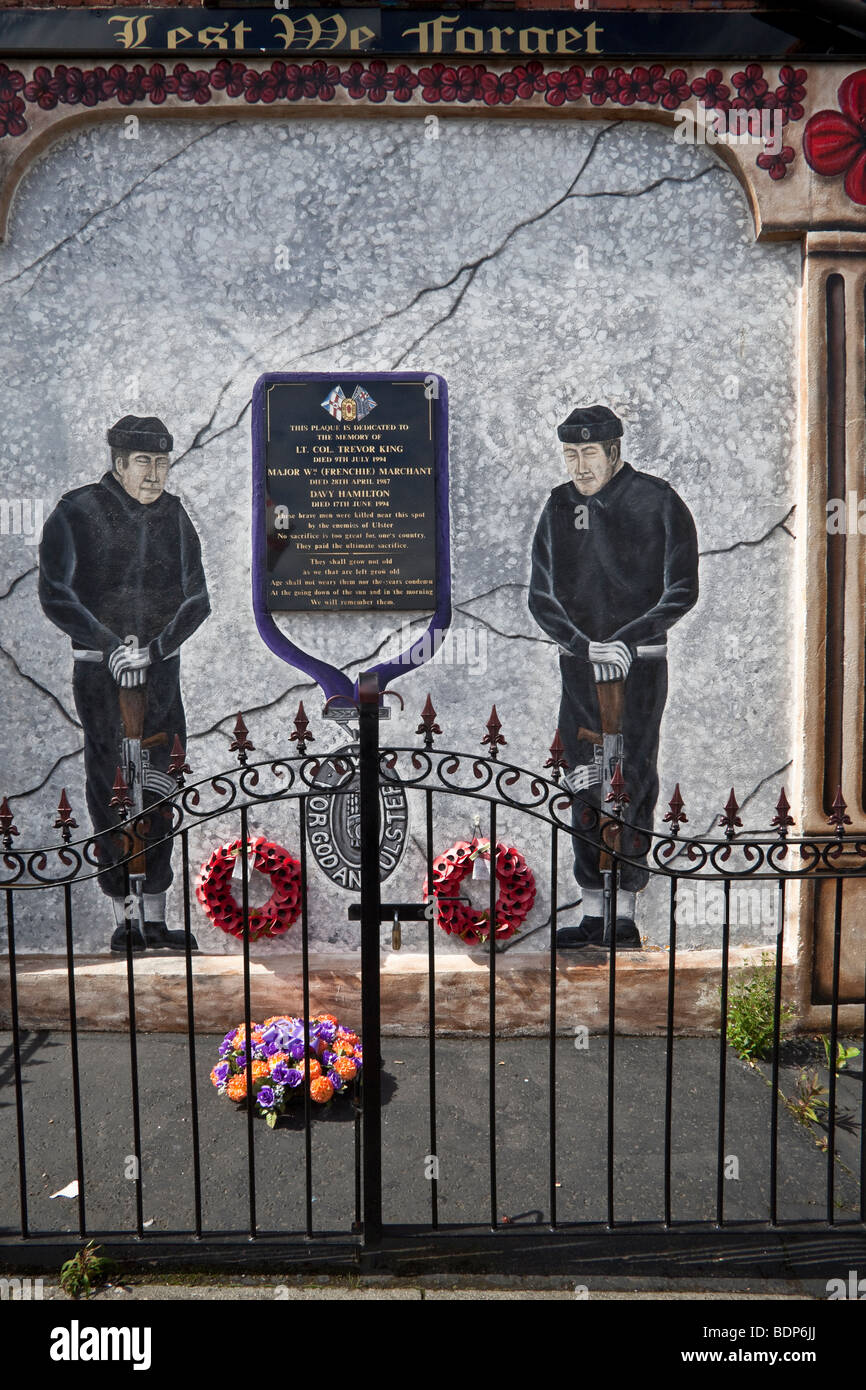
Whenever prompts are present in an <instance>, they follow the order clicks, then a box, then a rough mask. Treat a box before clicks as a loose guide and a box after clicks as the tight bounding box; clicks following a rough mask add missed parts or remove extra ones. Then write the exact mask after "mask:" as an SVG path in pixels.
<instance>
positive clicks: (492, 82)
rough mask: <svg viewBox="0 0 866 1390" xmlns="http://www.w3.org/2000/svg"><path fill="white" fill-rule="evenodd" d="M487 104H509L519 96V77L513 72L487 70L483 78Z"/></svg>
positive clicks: (483, 91)
mask: <svg viewBox="0 0 866 1390" xmlns="http://www.w3.org/2000/svg"><path fill="white" fill-rule="evenodd" d="M481 91H482V93H483V95H484V105H485V106H498V105H499V103H500V102H502V104H503V106H509V105H510V104H511V102H512V101H513V100H514V98H515V97H516V96H517V78H516V77H515V75H514V73H513V72H486V73H485V74H484V76H483V77H482V79H481Z"/></svg>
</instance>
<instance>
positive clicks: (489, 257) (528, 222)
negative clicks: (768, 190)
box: [391, 121, 724, 372]
mask: <svg viewBox="0 0 866 1390" xmlns="http://www.w3.org/2000/svg"><path fill="white" fill-rule="evenodd" d="M617 125H622V122H621V121H617V122H616V124H615V125H614V126H611V127H609V129H616V126H617ZM606 133H607V132H606V131H602V132H601V134H602V135H604V134H606ZM598 138H599V139H600V138H601V136H599V137H598ZM596 143H598V141H596ZM594 149H595V147H594V146H593V149H592V150H590V153H589V155H588V156H587V159H586V161H585V162H584V165H583V166H582V168H581V169H580V170H579V171H578V173H577V175H576V176H575V179H574V180H573V182H572V184H571V187H572V188H574V185H575V183H577V181H578V179H579V178H580V177H581V174H582V173H583V171H584V169H585V168H586V166H587V164H588V163H589V160H590V159H591V158H592V155H593V153H594ZM721 172H724V170H722V169H721V166H717V165H708V166H707V167H706V168H705V169H702V170H700V172H699V173H697V174H692V175H690V176H689V177H688V178H686V177H683V178H678V177H676V176H674V175H672V174H671V175H666V176H665V177H664V178H659V179H656V180H655V181H654V182H653V183H650V184H648V185H647V186H646V188H639V189H635V190H634V191H633V192H631V193H618V192H606V191H604V190H600V191H598V192H596V193H572V192H568V193H565V194H563V196H562V197H561V198H557V200H556V202H554V203H551V205H550V207H549V208H545V209H543V210H542V211H541V212H540V213H537V214H536V215H535V216H534V217H530V218H526V219H525V220H524V221H523V222H518V223H517V224H516V226H514V227H513V228H512V229H511V231H510V232H509V233H508V235H507V236H506V237H505V238H504V239H503V241H502V242H501V243H500V244H499V246H497V247H495V248H494V250H493V251H490V252H488V253H487V254H486V255H484V256H482V257H480V258H479V260H478V261H477V262H475V263H474V264H472V265H471V266H469V267H464V271H465V269H467V268H468V269H469V274H468V276H467V278H466V280H465V282H464V283H463V284H462V285H461V287H460V290H459V292H458V294H457V296H456V298H455V300H454V302H453V304H452V305H451V307H450V308H449V309H448V310H446V312H445V313H444V314H442V315H441V316H440V317H439V318H438V319H436V320H434V322H433V323H432V324H430V326H429V327H428V328H425V329H424V331H423V333H420V334H419V335H418V337H417V338H415V339H414V340H413V341H412V342H411V343H410V344H409V346H408V347H407V348H405V349H404V350H403V352H401V354H400V356H399V357H398V358H396V359H395V361H394V362H393V363H392V365H391V371H392V372H393V371H396V370H397V368H398V367H399V366H400V364H401V363H402V362H403V361H404V360H405V359H406V358H407V357H408V356H409V355H410V353H412V352H414V350H415V348H417V347H418V346H419V344H421V343H422V342H423V341H424V339H425V338H427V337H429V335H430V334H431V333H435V331H436V330H437V329H438V328H441V327H442V325H443V324H445V323H447V322H448V320H449V319H450V318H452V317H453V315H454V314H455V313H456V312H457V310H458V309H459V308H460V306H461V304H462V303H463V300H464V299H465V297H466V295H467V293H468V291H469V288H470V286H471V285H472V282H473V281H474V279H475V276H476V274H477V273H478V271H479V270H480V269H481V267H482V266H483V265H485V264H487V263H488V262H490V261H494V260H495V259H496V258H497V257H498V256H499V255H500V253H501V252H502V251H504V250H505V247H506V246H507V245H508V242H509V241H510V240H511V238H512V237H513V236H516V235H517V233H518V232H520V231H524V230H525V229H526V228H527V227H531V226H532V225H533V223H535V222H539V221H541V219H542V218H544V217H547V216H548V215H549V214H550V213H551V212H554V211H555V209H556V208H558V207H560V206H562V204H563V203H564V202H565V201H566V200H567V199H570V198H580V199H589V198H642V197H644V195H645V194H646V193H651V192H652V191H653V190H654V189H656V188H660V187H661V185H662V184H665V183H694V182H695V180H696V179H700V178H703V177H704V176H705V175H706V174H712V173H721ZM462 273H463V272H462V271H461V274H462Z"/></svg>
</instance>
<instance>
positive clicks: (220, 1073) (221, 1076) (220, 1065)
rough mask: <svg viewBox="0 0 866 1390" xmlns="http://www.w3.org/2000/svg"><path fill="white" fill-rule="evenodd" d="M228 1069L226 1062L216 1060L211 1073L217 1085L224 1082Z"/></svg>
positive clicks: (229, 1069)
mask: <svg viewBox="0 0 866 1390" xmlns="http://www.w3.org/2000/svg"><path fill="white" fill-rule="evenodd" d="M230 1071H231V1067H230V1066H229V1064H228V1062H217V1064H216V1066H215V1067H214V1069H213V1074H214V1076H215V1077H216V1079H217V1085H218V1086H222V1085H224V1084H225V1080H226V1077H227V1076H228V1074H229V1072H230Z"/></svg>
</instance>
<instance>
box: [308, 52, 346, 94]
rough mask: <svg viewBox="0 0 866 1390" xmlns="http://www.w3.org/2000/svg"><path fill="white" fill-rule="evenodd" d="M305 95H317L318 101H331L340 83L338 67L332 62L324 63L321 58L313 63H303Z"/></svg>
mask: <svg viewBox="0 0 866 1390" xmlns="http://www.w3.org/2000/svg"><path fill="white" fill-rule="evenodd" d="M301 76H302V78H303V83H304V96H305V97H318V98H319V100H320V101H333V99H334V96H335V95H336V91H337V88H338V87H339V85H340V69H339V68H338V67H337V66H336V64H334V63H326V62H324V61H323V60H322V59H321V58H319V59H317V60H316V61H315V62H314V63H305V64H304V66H303V67H302V68H301Z"/></svg>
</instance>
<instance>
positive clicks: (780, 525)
mask: <svg viewBox="0 0 866 1390" xmlns="http://www.w3.org/2000/svg"><path fill="white" fill-rule="evenodd" d="M796 510H797V507H796V504H795V505H794V506H793V507H789V508H788V510H787V511H786V513H785V515H784V516H783V517H782V518H781V520H780V521H774V522H773V524H772V526H771V527H770V529H769V530H768V531H765V532H764V534H763V535H762V536H756V537H755V539H754V540H750V541H732V542H731V544H730V545H721V546H719V547H718V548H717V549H715V550H699V551H698V555H699V556H700V557H701V558H702V559H703V558H705V557H706V556H708V555H730V553H731V551H732V550H739V549H741V547H743V546H747V547H749V548H751V547H753V546H756V545H763V544H764V541H768V540H769V539H770V537H771V536H772V535H773V533H774V532H775V531H784V532H785V535H786V536H790V537H791V540H796V539H797V537H796V536H795V534H794V532H793V531H789V529H788V527H787V525H786V522H788V521H789V520H790V518H791V517H792V516H793V515H794V512H795V511H796Z"/></svg>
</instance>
